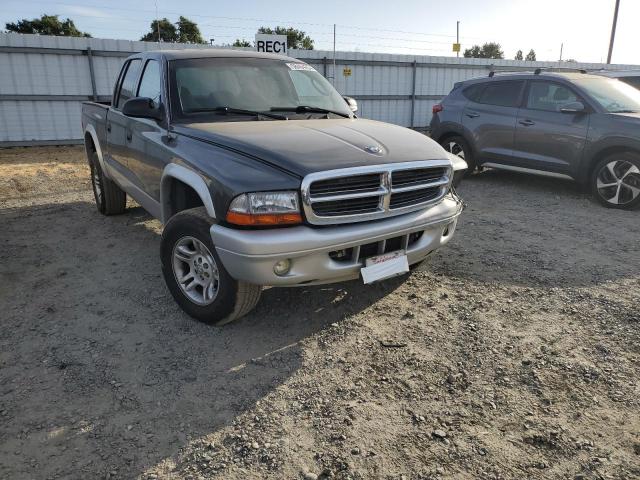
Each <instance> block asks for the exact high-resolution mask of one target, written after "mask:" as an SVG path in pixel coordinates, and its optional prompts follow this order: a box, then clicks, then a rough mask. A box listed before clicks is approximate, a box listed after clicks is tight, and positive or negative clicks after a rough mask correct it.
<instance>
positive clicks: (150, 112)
mask: <svg viewBox="0 0 640 480" xmlns="http://www.w3.org/2000/svg"><path fill="white" fill-rule="evenodd" d="M122 114H123V115H126V116H127V117H133V118H151V119H153V120H157V121H159V122H160V121H162V120H164V109H163V108H162V105H160V106H156V104H155V103H154V101H153V100H152V99H150V98H147V97H135V98H131V99H129V100H127V101H126V102H124V105H123V106H122Z"/></svg>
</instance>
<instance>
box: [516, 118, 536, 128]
mask: <svg viewBox="0 0 640 480" xmlns="http://www.w3.org/2000/svg"><path fill="white" fill-rule="evenodd" d="M518 123H519V124H520V125H524V126H525V127H530V126H531V125H535V124H536V122H534V121H533V120H528V119H527V120H520V121H519V122H518Z"/></svg>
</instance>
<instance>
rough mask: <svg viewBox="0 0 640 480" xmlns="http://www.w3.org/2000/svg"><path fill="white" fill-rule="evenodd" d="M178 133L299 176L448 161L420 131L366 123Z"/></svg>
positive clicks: (235, 125) (200, 127)
mask: <svg viewBox="0 0 640 480" xmlns="http://www.w3.org/2000/svg"><path fill="white" fill-rule="evenodd" d="M173 130H174V131H175V132H176V133H177V134H181V135H187V136H189V137H192V138H197V139H199V140H202V141H204V142H209V143H212V144H215V145H216V146H219V147H222V148H226V149H230V150H235V151H238V152H240V153H242V154H245V155H249V156H253V157H256V158H258V159H260V160H261V161H263V162H267V163H269V164H271V165H273V166H275V167H278V168H281V169H285V170H287V171H289V172H291V173H294V174H296V175H299V176H300V177H304V176H305V175H307V174H309V173H312V172H317V171H322V170H331V169H335V168H346V167H356V166H365V165H376V164H382V163H395V162H409V161H415V160H435V159H438V160H442V159H448V156H447V154H446V152H445V151H444V149H443V148H442V147H440V145H438V144H437V143H436V142H434V141H433V140H431V139H430V138H428V137H426V136H425V135H422V134H421V133H418V132H415V131H413V130H409V129H408V128H404V127H399V126H397V125H391V124H388V123H382V122H376V121H373V120H364V119H347V118H345V119H335V120H333V119H314V120H287V121H269V120H265V121H251V122H213V123H191V124H186V125H184V124H182V125H174V127H173Z"/></svg>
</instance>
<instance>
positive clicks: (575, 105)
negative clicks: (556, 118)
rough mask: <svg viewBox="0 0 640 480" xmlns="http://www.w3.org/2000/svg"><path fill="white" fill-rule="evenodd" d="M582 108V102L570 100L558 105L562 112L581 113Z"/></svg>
mask: <svg viewBox="0 0 640 480" xmlns="http://www.w3.org/2000/svg"><path fill="white" fill-rule="evenodd" d="M584 110H585V108H584V103H582V102H571V103H567V104H566V105H563V106H562V107H560V111H561V112H562V113H582V112H584Z"/></svg>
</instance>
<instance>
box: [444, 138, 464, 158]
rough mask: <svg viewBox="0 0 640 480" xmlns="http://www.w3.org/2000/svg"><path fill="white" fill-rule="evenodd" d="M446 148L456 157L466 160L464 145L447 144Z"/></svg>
mask: <svg viewBox="0 0 640 480" xmlns="http://www.w3.org/2000/svg"><path fill="white" fill-rule="evenodd" d="M444 148H445V150H446V151H447V152H449V153H453V154H454V155H456V156H458V157H460V158H461V159H463V160H464V149H463V148H462V145H460V144H459V143H457V142H447V144H446V145H445V147H444Z"/></svg>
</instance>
